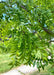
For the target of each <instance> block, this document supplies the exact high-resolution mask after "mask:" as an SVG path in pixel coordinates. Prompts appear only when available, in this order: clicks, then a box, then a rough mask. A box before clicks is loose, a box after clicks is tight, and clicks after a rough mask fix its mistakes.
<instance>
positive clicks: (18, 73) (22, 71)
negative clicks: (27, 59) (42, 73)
mask: <svg viewBox="0 0 54 75" xmlns="http://www.w3.org/2000/svg"><path fill="white" fill-rule="evenodd" d="M36 70H37V67H36V66H35V67H33V66H32V65H31V67H30V66H29V65H28V66H26V65H23V66H20V67H18V68H17V69H14V70H11V71H9V72H6V73H3V74H1V75H26V74H27V73H32V72H33V71H36Z"/></svg>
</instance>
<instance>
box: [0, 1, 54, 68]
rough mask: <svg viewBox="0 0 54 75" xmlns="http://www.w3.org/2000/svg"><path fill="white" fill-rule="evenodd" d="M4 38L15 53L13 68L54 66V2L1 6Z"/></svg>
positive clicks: (3, 40)
mask: <svg viewBox="0 0 54 75" xmlns="http://www.w3.org/2000/svg"><path fill="white" fill-rule="evenodd" d="M0 38H1V39H2V44H4V46H5V48H7V49H8V50H10V51H11V53H12V56H13V65H19V64H22V63H23V64H29V65H31V64H33V66H35V64H37V67H38V69H40V68H41V67H42V68H43V69H44V66H45V65H46V64H48V63H53V62H54V61H53V59H54V55H53V53H54V52H53V48H54V46H50V43H51V42H52V40H51V39H52V38H54V0H8V1H5V2H0ZM0 42H1V41H0ZM0 45H1V43H0ZM48 56H51V59H49V58H48ZM43 63H44V64H43Z"/></svg>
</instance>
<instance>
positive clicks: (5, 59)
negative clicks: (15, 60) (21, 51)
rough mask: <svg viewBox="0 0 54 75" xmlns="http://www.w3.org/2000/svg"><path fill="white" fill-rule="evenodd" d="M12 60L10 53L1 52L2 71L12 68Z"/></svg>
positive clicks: (0, 63) (0, 69) (0, 64)
mask: <svg viewBox="0 0 54 75" xmlns="http://www.w3.org/2000/svg"><path fill="white" fill-rule="evenodd" d="M10 62H11V58H10V54H5V53H4V54H0V73H3V72H6V71H8V70H10V68H11V66H10V65H9V63H10Z"/></svg>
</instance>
